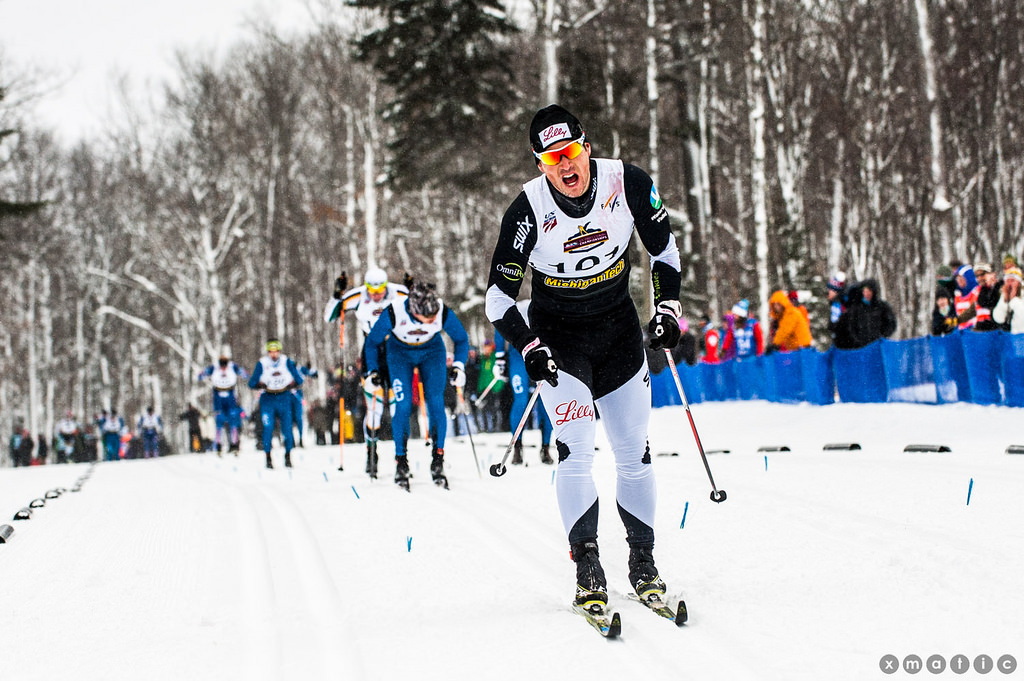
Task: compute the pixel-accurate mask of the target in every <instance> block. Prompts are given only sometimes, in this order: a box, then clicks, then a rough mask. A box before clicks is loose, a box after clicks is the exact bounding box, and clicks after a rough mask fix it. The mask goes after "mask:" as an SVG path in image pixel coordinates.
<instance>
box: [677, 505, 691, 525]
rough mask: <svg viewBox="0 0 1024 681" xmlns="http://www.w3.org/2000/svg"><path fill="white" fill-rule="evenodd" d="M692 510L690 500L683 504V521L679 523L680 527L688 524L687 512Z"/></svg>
mask: <svg viewBox="0 0 1024 681" xmlns="http://www.w3.org/2000/svg"><path fill="white" fill-rule="evenodd" d="M689 510H690V502H689V501H687V502H686V504H685V505H684V506H683V522H681V523H679V529H680V530H681V529H683V525H685V524H686V512H687V511H689Z"/></svg>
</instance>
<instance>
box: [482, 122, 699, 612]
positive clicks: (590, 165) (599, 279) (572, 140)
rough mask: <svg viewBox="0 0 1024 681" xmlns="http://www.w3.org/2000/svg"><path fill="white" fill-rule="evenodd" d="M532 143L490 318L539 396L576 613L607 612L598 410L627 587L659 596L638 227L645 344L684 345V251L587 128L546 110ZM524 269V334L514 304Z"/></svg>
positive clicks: (500, 248) (493, 287)
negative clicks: (596, 472)
mask: <svg viewBox="0 0 1024 681" xmlns="http://www.w3.org/2000/svg"><path fill="white" fill-rule="evenodd" d="M530 144H531V146H532V148H533V153H534V156H535V157H536V161H537V166H538V169H539V170H540V171H541V173H542V175H541V176H540V177H537V178H534V179H533V180H531V181H529V182H527V183H526V184H524V185H523V191H522V192H521V193H520V194H519V196H518V197H517V198H516V199H515V200H514V201H513V202H512V204H511V205H510V206H509V208H508V209H507V210H506V212H505V215H504V217H503V219H502V223H501V232H500V235H499V237H498V243H497V245H496V246H495V250H494V255H493V257H492V260H491V268H490V275H489V281H488V288H487V295H486V298H487V303H486V307H487V317H488V319H489V320H490V321H491V322H492V323H493V324H494V326H495V327H496V328H497V329H498V331H500V332H501V335H502V336H503V337H504V338H506V339H507V340H508V341H509V342H511V343H512V344H513V345H514V346H515V347H516V348H517V349H518V350H519V351H520V352H521V353H522V354H523V359H524V361H525V363H526V368H527V372H528V374H529V375H530V378H531V379H532V380H534V381H537V382H538V383H540V382H541V381H547V382H548V384H549V385H541V386H539V389H542V391H543V399H544V406H545V408H546V410H547V412H548V416H549V417H550V418H551V421H552V424H553V425H554V437H555V444H556V448H557V451H558V469H557V477H556V481H555V490H556V494H557V497H558V507H559V511H560V513H561V516H562V523H563V526H564V528H565V532H566V534H567V535H568V540H569V545H570V551H571V555H572V557H573V560H574V561H575V563H576V580H577V587H576V604H577V605H578V606H580V607H583V608H586V609H587V610H591V611H603V610H604V608H605V606H606V604H607V601H608V596H607V583H606V579H605V575H604V570H603V568H602V567H601V564H600V561H599V557H598V548H597V524H598V522H597V521H598V499H597V488H596V486H595V485H594V480H593V476H592V473H591V469H592V466H593V458H594V437H595V428H596V424H595V403H596V408H597V409H598V410H600V412H601V415H602V416H603V423H604V426H605V431H606V432H607V435H608V439H609V441H610V442H611V446H612V450H613V452H614V456H615V463H616V473H617V486H616V501H617V505H618V510H619V516H620V517H621V519H622V522H623V524H624V525H625V528H626V540H627V542H628V543H629V547H630V556H629V580H630V585H631V586H632V587H633V588H634V589H635V591H636V592H637V594H638V595H639V596H640V597H641V598H644V599H647V598H649V597H651V596H652V595H657V596H663V595H664V593H665V583H664V581H663V580H662V579H661V577H660V576H659V574H658V570H657V568H656V567H655V565H654V556H653V550H654V529H653V528H654V512H655V505H656V501H657V492H656V488H655V480H654V471H653V468H652V466H651V456H650V450H649V448H648V445H647V425H648V420H649V418H650V409H651V388H650V375H649V372H648V369H647V360H646V355H645V352H644V347H643V332H642V330H641V328H640V323H639V319H638V318H637V312H636V307H635V306H634V304H633V301H632V299H631V298H630V296H629V286H628V284H629V254H628V249H629V243H630V239H631V238H632V235H633V231H634V229H635V230H636V232H637V234H638V235H639V236H640V240H641V242H642V243H643V246H644V248H645V249H646V250H647V251H648V253H649V255H650V258H651V272H652V280H653V286H654V302H655V306H656V312H655V315H654V318H653V319H652V320H651V322H650V324H649V325H648V331H649V333H650V335H651V346H652V347H653V348H655V349H660V348H671V347H674V346H675V345H676V343H678V341H679V326H678V323H677V319H678V318H679V317H680V316H681V306H680V304H679V301H678V298H679V286H680V265H679V250H678V248H677V247H676V242H675V237H674V236H673V235H672V232H671V230H670V228H669V221H668V215H667V211H666V209H665V208H664V207H663V206H662V204H661V198H660V196H659V195H658V191H657V189H656V188H655V187H654V183H653V181H652V180H651V178H650V177H649V176H648V175H647V174H646V173H644V172H643V171H642V170H640V169H639V168H637V167H635V166H632V165H627V164H623V163H622V161H619V160H613V159H592V158H591V157H590V144H589V142H588V141H587V139H586V136H585V134H584V131H583V126H582V125H581V124H580V122H579V120H578V119H577V118H576V117H575V116H573V115H572V114H571V113H569V112H568V111H566V110H565V109H563V108H562V107H560V106H557V105H552V106H549V107H546V108H544V109H541V110H540V111H538V112H537V114H536V115H535V116H534V119H533V122H532V123H531V126H530ZM527 267H529V268H530V269H531V270H532V304H531V305H530V308H529V317H530V319H529V324H527V321H526V320H524V319H523V316H522V314H521V313H520V311H519V309H518V308H517V307H516V304H515V303H516V298H517V297H518V295H519V290H520V287H521V285H522V282H523V279H524V277H525V274H526V270H527Z"/></svg>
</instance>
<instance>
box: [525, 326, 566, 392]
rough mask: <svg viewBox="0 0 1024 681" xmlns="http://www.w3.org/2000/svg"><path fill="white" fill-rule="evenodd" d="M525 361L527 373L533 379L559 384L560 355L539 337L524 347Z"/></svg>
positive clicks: (538, 381) (554, 384) (553, 384)
mask: <svg viewBox="0 0 1024 681" xmlns="http://www.w3.org/2000/svg"><path fill="white" fill-rule="evenodd" d="M523 362H524V363H525V364H526V375H527V376H529V377H530V380H531V381H535V382H537V383H540V382H541V381H547V382H548V383H550V384H551V385H552V386H556V385H558V356H557V355H556V354H555V351H554V350H552V349H551V348H549V347H548V346H546V345H544V344H543V343H541V342H540V339H539V338H536V339H534V341H533V342H532V343H530V344H528V345H527V346H526V347H525V348H523Z"/></svg>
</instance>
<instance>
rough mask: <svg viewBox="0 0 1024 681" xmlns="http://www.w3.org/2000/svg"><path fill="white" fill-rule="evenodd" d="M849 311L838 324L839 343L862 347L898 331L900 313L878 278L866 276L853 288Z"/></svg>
mask: <svg viewBox="0 0 1024 681" xmlns="http://www.w3.org/2000/svg"><path fill="white" fill-rule="evenodd" d="M847 300H848V303H847V308H846V312H844V313H843V314H842V316H841V317H840V318H839V322H838V324H837V328H836V347H837V348H841V349H846V350H849V349H854V348H862V347H864V346H865V345H868V344H869V343H873V342H875V341H876V340H878V339H879V338H882V337H883V336H884V337H889V336H891V335H893V334H894V333H896V315H895V314H893V311H892V308H891V307H890V306H889V303H887V302H885V301H884V300H882V297H881V295H879V293H878V282H877V281H875V280H874V279H865V280H864V281H862V282H860V283H859V284H857V285H855V286H854V287H853V288H851V290H850V293H849V296H848V298H847Z"/></svg>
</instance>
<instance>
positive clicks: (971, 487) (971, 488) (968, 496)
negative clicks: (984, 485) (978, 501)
mask: <svg viewBox="0 0 1024 681" xmlns="http://www.w3.org/2000/svg"><path fill="white" fill-rule="evenodd" d="M973 490H974V478H971V482H970V484H969V485H967V505H968V506H970V505H971V491H973Z"/></svg>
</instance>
